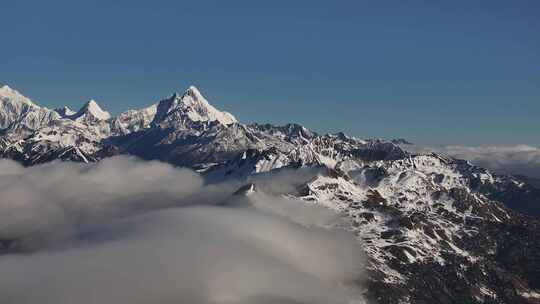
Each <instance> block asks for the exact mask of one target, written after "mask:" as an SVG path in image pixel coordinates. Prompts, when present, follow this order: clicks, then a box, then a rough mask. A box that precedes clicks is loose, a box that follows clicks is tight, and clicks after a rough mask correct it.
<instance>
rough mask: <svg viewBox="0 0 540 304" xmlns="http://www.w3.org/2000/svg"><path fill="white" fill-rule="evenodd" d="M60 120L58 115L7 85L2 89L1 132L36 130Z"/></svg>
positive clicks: (0, 89) (0, 108)
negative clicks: (6, 130)
mask: <svg viewBox="0 0 540 304" xmlns="http://www.w3.org/2000/svg"><path fill="white" fill-rule="evenodd" d="M58 118H60V115H59V114H58V113H56V112H54V111H51V110H49V109H47V108H41V107H39V106H37V105H36V104H34V103H33V102H32V101H31V100H30V99H29V98H27V97H25V96H23V95H22V94H21V93H19V92H18V91H16V90H14V89H12V88H10V87H8V86H7V85H5V86H3V87H1V88H0V130H2V129H4V130H5V129H8V128H11V129H12V130H18V131H20V132H24V131H26V130H35V129H38V128H39V127H41V126H44V125H46V124H47V123H49V122H50V121H52V120H55V119H58Z"/></svg>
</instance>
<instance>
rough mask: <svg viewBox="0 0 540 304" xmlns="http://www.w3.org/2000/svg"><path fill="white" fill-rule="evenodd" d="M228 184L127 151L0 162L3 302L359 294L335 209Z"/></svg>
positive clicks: (359, 262) (281, 299)
mask: <svg viewBox="0 0 540 304" xmlns="http://www.w3.org/2000/svg"><path fill="white" fill-rule="evenodd" d="M276 178H278V177H276ZM283 178H286V177H283ZM276 183H277V184H279V182H276ZM264 184H265V186H264V187H267V188H269V189H274V188H275V187H272V180H271V179H266V180H264ZM236 186H237V185H236V184H235V183H234V182H231V183H228V184H227V185H205V184H204V182H203V180H202V179H201V178H200V176H199V175H197V174H196V173H194V172H192V171H189V170H184V169H176V168H173V167H171V166H169V165H167V164H163V163H159V162H143V161H138V160H135V159H133V158H128V157H114V158H111V159H107V160H104V161H102V162H100V163H98V164H92V165H84V164H74V163H53V164H48V165H43V166H38V167H32V168H23V167H20V166H18V165H17V164H15V163H13V162H11V161H5V160H2V161H0V240H4V241H5V240H10V241H12V243H13V244H14V245H13V244H12V245H11V246H16V248H18V249H19V250H20V252H12V251H8V253H7V254H4V255H0V269H2V275H1V276H0V294H1V295H2V303H29V304H33V303H40V304H42V303H45V304H48V303H51V304H52V303H55V304H57V303H60V304H61V303H81V304H86V303H88V304H90V303H117V304H124V303H126V304H127V303H130V304H131V303H141V304H142V303H363V300H362V293H363V290H362V288H361V282H362V278H363V276H364V275H363V271H364V270H363V268H364V267H363V264H364V263H363V259H362V256H363V255H362V250H361V248H360V247H359V243H358V242H357V241H356V240H355V239H354V237H353V236H351V235H350V234H348V233H346V232H344V231H341V230H336V229H334V230H333V229H328V228H327V227H330V226H333V225H334V224H335V223H337V222H340V221H342V219H341V218H340V217H338V216H337V215H336V214H334V213H333V212H331V211H329V210H326V209H324V208H319V207H316V206H312V205H303V204H302V203H301V202H298V201H295V200H290V199H287V198H284V197H281V196H276V195H274V194H272V193H271V194H265V193H255V194H253V195H250V196H248V197H245V196H237V197H235V196H231V194H232V192H234V190H236V189H235V187H236ZM264 187H263V188H264ZM10 244H11V243H10ZM17 246H18V247H17ZM0 250H1V247H0ZM0 252H1V251H0ZM355 301H356V302H355Z"/></svg>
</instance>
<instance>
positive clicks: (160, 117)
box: [155, 85, 237, 125]
mask: <svg viewBox="0 0 540 304" xmlns="http://www.w3.org/2000/svg"><path fill="white" fill-rule="evenodd" d="M157 111H158V114H157V116H156V120H155V122H158V123H159V122H161V121H165V120H166V121H176V120H179V119H180V118H187V119H189V120H191V121H218V122H220V123H221V124H224V125H228V124H231V123H235V122H237V120H236V118H235V117H234V116H233V115H232V114H230V113H228V112H224V111H220V110H218V109H216V108H215V107H213V106H212V105H211V104H210V103H209V102H208V101H207V100H206V98H204V96H203V95H202V94H201V92H200V91H199V89H197V87H195V86H193V85H192V86H190V87H189V88H188V89H187V90H186V91H185V92H184V94H182V95H181V96H180V95H179V94H178V93H174V94H172V95H171V96H170V97H169V98H167V99H164V100H162V101H160V102H159V104H158V106H157ZM180 120H181V119H180Z"/></svg>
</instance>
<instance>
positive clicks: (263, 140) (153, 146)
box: [0, 86, 540, 303]
mask: <svg viewBox="0 0 540 304" xmlns="http://www.w3.org/2000/svg"><path fill="white" fill-rule="evenodd" d="M0 129H1V133H0V156H2V157H8V158H12V159H15V160H18V161H20V162H21V163H23V164H25V165H35V164H40V163H44V162H48V161H52V160H69V161H79V162H93V161H99V160H100V159H102V158H105V157H108V156H111V155H115V154H132V155H136V156H139V157H141V158H143V159H158V160H162V161H166V162H169V163H172V164H175V165H178V166H186V167H190V168H193V169H195V170H197V171H199V172H200V173H201V174H202V175H203V176H204V177H205V178H206V179H207V180H208V182H220V181H223V180H225V179H235V180H237V181H240V182H241V183H244V184H245V185H246V186H245V187H243V188H242V189H244V190H245V189H247V190H246V191H244V190H242V189H240V190H241V191H240V190H239V191H238V192H237V193H238V195H241V194H242V193H248V192H249V193H252V192H253V191H259V187H257V186H256V185H257V183H258V181H260V179H264V178H266V177H268V176H271V175H272V174H278V173H279V172H284V171H287V170H288V171H292V172H303V173H302V178H298V179H295V180H294V181H290V185H289V186H290V187H284V189H286V190H284V193H282V194H283V195H286V196H288V197H289V198H291V199H294V200H297V201H298V203H301V204H320V205H323V206H326V207H327V208H330V209H332V210H335V211H336V212H338V213H340V214H342V215H343V216H344V217H346V218H347V219H349V221H350V223H351V226H350V227H346V229H349V230H351V231H353V232H354V233H355V235H356V236H357V238H358V241H359V242H362V243H363V244H364V246H365V249H366V254H367V258H368V268H369V278H368V281H369V290H368V293H369V295H370V296H371V297H372V299H373V300H374V301H375V302H378V303H540V238H539V237H538V236H539V235H540V224H539V223H538V221H537V220H535V219H534V218H530V217H527V216H526V215H522V214H520V213H518V212H516V210H517V211H523V212H526V213H529V214H537V215H540V190H538V189H536V188H534V187H532V186H530V185H528V184H527V183H525V182H523V181H521V180H520V179H517V178H515V177H512V176H499V175H495V174H492V173H491V172H489V171H488V170H485V169H482V168H479V167H476V166H473V165H472V164H470V163H468V162H467V161H463V160H457V159H453V158H450V157H446V156H442V155H437V154H419V155H415V154H411V153H408V152H406V151H404V150H403V149H401V148H400V147H399V146H398V145H397V144H403V143H405V142H406V141H405V140H402V139H399V140H395V141H383V140H377V139H365V140H362V139H357V138H353V137H349V136H346V135H345V134H343V133H338V134H317V133H316V132H313V131H311V130H309V129H307V128H305V127H302V126H300V125H297V124H288V125H285V126H273V125H270V124H251V125H246V124H242V123H240V122H239V121H237V120H236V119H235V118H234V116H233V115H231V114H230V113H227V112H223V111H220V110H218V109H216V108H215V107H213V106H212V105H210V103H209V102H208V101H207V100H206V99H205V98H204V97H203V95H202V94H201V93H200V92H199V90H197V88H195V87H193V86H192V87H189V88H188V90H187V91H186V92H185V93H183V94H176V93H175V94H173V95H171V96H169V97H168V98H165V99H163V100H160V101H158V102H156V103H154V104H152V105H150V106H149V107H147V108H143V109H140V110H128V111H126V112H123V113H121V114H119V115H118V116H116V117H111V115H110V114H109V113H108V112H106V111H105V110H103V109H101V107H100V106H99V105H98V104H97V103H96V102H95V101H89V102H88V103H86V104H85V105H84V106H83V107H82V108H81V109H80V110H79V111H77V112H74V111H71V110H70V109H69V108H62V109H57V110H54V111H53V110H48V109H46V108H42V107H39V106H37V105H36V104H34V103H33V102H32V101H30V99H28V98H26V97H24V96H23V95H21V94H20V93H18V92H16V91H14V90H12V89H10V88H9V87H6V86H5V87H3V88H2V89H1V90H0ZM248 190H249V191H248ZM261 191H264V189H263V190H261Z"/></svg>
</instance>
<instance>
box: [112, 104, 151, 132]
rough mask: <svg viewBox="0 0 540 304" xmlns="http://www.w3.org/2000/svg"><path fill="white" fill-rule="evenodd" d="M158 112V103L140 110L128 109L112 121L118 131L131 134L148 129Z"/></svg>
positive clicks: (113, 126) (114, 128)
mask: <svg viewBox="0 0 540 304" xmlns="http://www.w3.org/2000/svg"><path fill="white" fill-rule="evenodd" d="M156 113H157V104H154V105H151V106H149V107H147V108H144V109H140V110H128V111H125V112H122V113H120V115H118V116H117V117H115V118H114V119H113V121H112V123H111V124H112V128H113V130H114V131H115V132H116V133H119V134H129V133H132V132H137V131H140V130H143V129H146V128H148V127H149V126H150V124H151V123H152V121H154V117H155V116H156Z"/></svg>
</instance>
